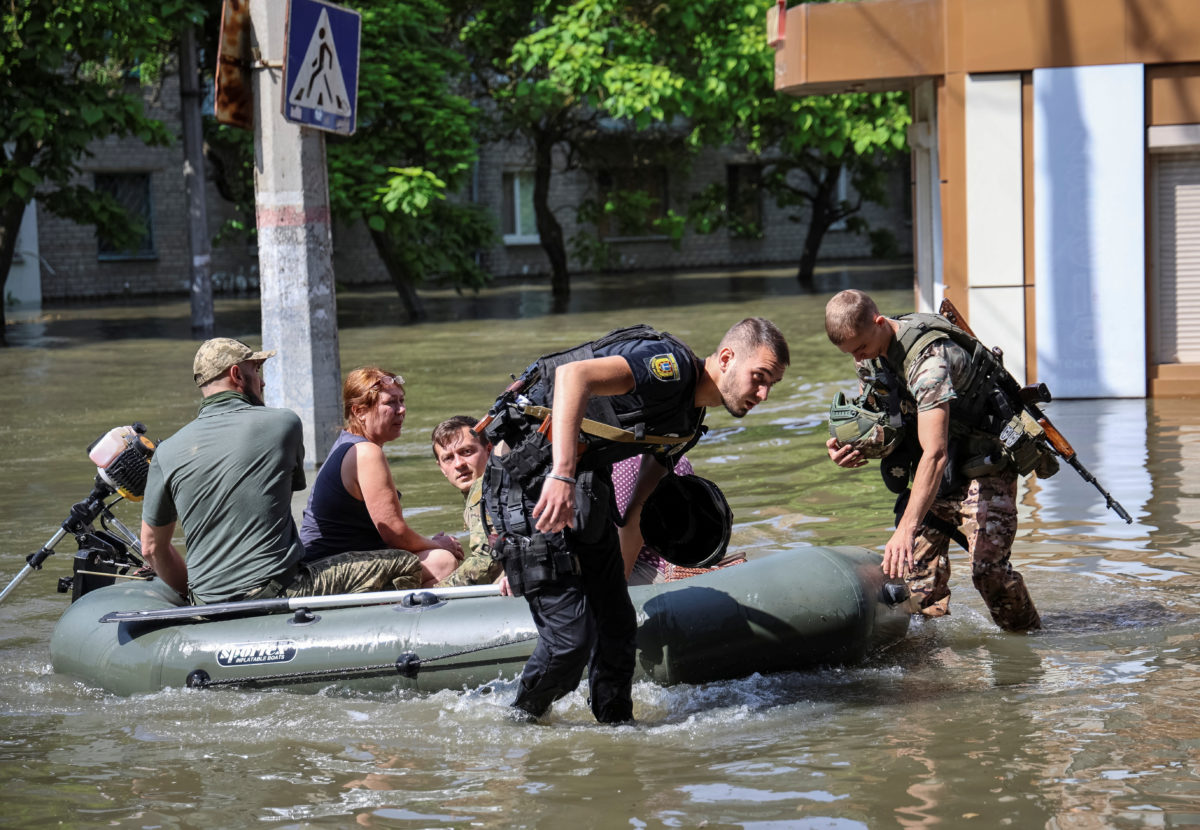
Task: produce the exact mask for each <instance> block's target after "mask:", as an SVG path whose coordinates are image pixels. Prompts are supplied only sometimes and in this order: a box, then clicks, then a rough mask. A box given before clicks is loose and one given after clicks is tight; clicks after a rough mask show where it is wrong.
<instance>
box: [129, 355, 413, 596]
mask: <svg viewBox="0 0 1200 830" xmlns="http://www.w3.org/2000/svg"><path fill="white" fill-rule="evenodd" d="M274 354H275V352H273V351H270V352H255V351H254V350H252V349H251V348H250V347H249V346H247V345H246V344H245V343H242V342H241V341H238V340H232V339H230V338H226V337H219V338H215V339H213V340H208V341H206V342H205V343H204V344H203V345H201V346H200V349H199V351H198V352H197V353H196V358H195V361H194V363H193V367H192V369H193V379H194V380H195V381H196V385H197V386H198V387H200V391H201V394H203V396H204V400H203V401H202V402H201V404H200V413H199V415H198V416H197V418H196V419H195V420H194V421H192V422H191V423H189V424H186V425H185V426H184V427H183V428H182V429H180V430H179V431H178V432H176V433H175V434H174V435H172V436H171V437H170V438H168V439H166V440H165V441H163V442H162V443H160V444H159V445H158V448H157V449H156V450H155V453H154V457H153V459H152V460H151V462H150V470H149V474H148V476H147V480H146V496H145V502H144V504H143V505H142V533H141V542H142V554H143V556H145V558H146V562H147V563H148V564H149V565H150V566H151V567H152V568H153V569H154V572H155V573H156V574H157V575H158V577H159V578H160V579H162V580H163V581H164V582H165V583H167V584H168V585H170V586H171V587H172V588H174V589H175V590H176V591H178V592H179V594H180V595H181V596H185V597H187V598H189V599H190V600H191V601H192V602H195V603H211V602H225V601H231V600H239V599H259V598H267V597H276V596H283V595H287V596H308V595H313V594H335V593H354V592H360V591H373V590H389V589H393V588H394V589H405V588H418V587H420V562H419V560H417V557H416V556H414V555H413V554H411V553H405V552H399V553H393V552H382V551H375V552H370V553H347V554H341V555H339V556H332V557H328V558H327V559H325V560H322V561H321V562H319V563H313V564H310V565H302V564H301V563H300V559H301V558H302V557H303V555H304V546H303V545H302V544H301V542H300V533H299V531H298V530H297V528H296V523H295V521H294V520H293V518H292V509H291V495H292V493H293V492H294V491H297V490H303V489H304V485H305V482H304V439H303V431H302V427H301V424H300V418H299V417H298V416H297V415H296V414H295V413H294V412H292V411H291V410H288V409H274V408H271V407H267V406H264V405H263V397H262V395H263V378H262V364H263V361H265V360H267V359H268V358H270V357H271V356H273V355H274ZM176 522H181V523H182V524H183V532H184V540H185V543H186V546H187V560H186V562H185V561H184V558H183V556H181V555H180V554H179V552H178V551H177V550H176V549H175V547H174V546H173V545H172V544H171V537H172V535H173V534H174V530H175V525H176Z"/></svg>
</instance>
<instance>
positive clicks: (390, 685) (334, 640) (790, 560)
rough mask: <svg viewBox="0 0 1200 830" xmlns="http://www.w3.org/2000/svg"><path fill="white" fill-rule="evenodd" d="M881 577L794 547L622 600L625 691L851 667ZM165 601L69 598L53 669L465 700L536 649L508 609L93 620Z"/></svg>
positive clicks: (879, 608) (872, 568) (133, 592)
mask: <svg viewBox="0 0 1200 830" xmlns="http://www.w3.org/2000/svg"><path fill="white" fill-rule="evenodd" d="M886 581H887V580H886V578H885V577H884V576H883V573H882V571H881V569H880V557H879V555H878V554H874V553H871V552H869V551H867V550H865V549H862V548H854V547H839V548H818V547H803V548H796V549H793V550H788V551H783V552H780V553H774V554H771V555H768V556H764V557H762V558H758V559H754V560H751V561H749V562H746V563H745V564H741V565H736V566H733V567H730V568H724V569H721V570H719V571H714V572H711V573H707V574H702V575H700V576H696V577H692V578H690V579H686V580H680V581H676V582H670V583H666V584H663V585H649V586H638V587H634V588H631V589H630V596H631V597H632V599H633V602H634V606H635V608H636V610H637V614H638V641H637V645H638V654H637V673H636V675H635V679H645V680H651V681H653V682H655V683H660V684H663V685H670V684H674V683H704V682H709V681H715V680H725V679H730V678H736V677H744V676H746V675H749V674H753V673H755V672H759V673H767V672H777V671H788V670H795V669H803V668H807V667H812V666H816V665H826V664H834V663H853V662H857V661H860V660H862V659H863V658H865V657H867V656H868V655H870V654H871V653H873V652H876V651H878V650H880V649H882V648H885V647H886V646H888V645H890V644H892V643H895V642H896V641H898V640H900V639H902V638H903V637H904V635H905V633H906V631H907V628H908V618H909V613H910V611H911V609H910V607H909V601H908V600H902V601H900V602H895V601H894V596H895V593H896V592H895V591H894V590H893V591H891V592H889V591H888V590H886V589H885V587H884V586H885V583H886ZM894 587H895V586H893V588H894ZM901 593H902V592H901ZM171 594H172V592H171V591H169V589H167V588H166V587H165V586H164V585H163V584H162V583H161V582H158V581H151V582H129V583H122V584H117V585H112V586H110V587H106V588H101V589H99V590H96V591H92V592H90V593H88V594H86V595H85V596H83V597H81V598H80V599H79V600H78V601H77V602H75V603H74V604H73V605H71V607H70V608H69V609H67V611H66V613H64V614H63V616H62V618H61V619H60V620H59V622H58V624H57V626H56V628H55V630H54V635H53V637H52V638H51V641H50V654H51V659H52V662H53V665H54V670H55V671H57V672H60V673H63V674H67V675H71V676H73V677H77V678H79V679H81V680H84V681H86V682H87V683H88V684H91V685H93V686H98V687H101V688H104V689H106V690H108V691H110V692H115V693H117V694H122V695H128V694H135V693H139V692H154V691H158V690H160V689H163V688H168V687H180V686H188V685H192V686H204V687H209V686H225V685H231V686H243V687H261V686H266V685H277V686H287V687H289V688H294V689H296V690H300V691H316V690H318V689H322V688H327V687H329V686H337V687H343V688H347V689H358V690H390V689H395V688H401V689H415V690H419V691H436V690H440V689H464V688H465V689H472V688H476V687H479V686H482V685H485V684H487V683H489V682H492V681H494V680H497V679H508V678H513V677H516V676H517V675H518V674H519V673H520V671H521V667H522V666H523V665H524V663H525V660H526V659H527V658H528V657H529V654H530V652H531V651H532V650H533V646H534V641H535V639H536V629H535V628H534V625H533V621H532V619H531V617H530V614H529V607H528V605H527V604H526V602H525V601H524V600H523V599H520V598H512V597H483V598H471V599H453V600H450V601H443V602H439V603H437V604H435V605H431V606H418V607H402V606H400V605H370V606H359V607H346V608H323V609H319V610H314V611H313V612H312V614H311V615H308V616H312V617H313V618H312V619H311V620H305V619H301V618H302V617H304V616H306V615H304V614H296V613H291V612H288V613H278V614H269V615H258V616H246V617H234V618H225V619H213V620H206V621H197V620H195V619H190V620H186V621H182V622H181V621H172V622H162V621H156V622H147V621H136V622H120V623H99V622H98V620H99V619H100V617H101V616H103V615H104V614H105V613H107V612H109V611H123V610H145V609H155V608H171V607H173V606H175V605H177V604H178V601H177V600H176V599H173V598H172V596H171Z"/></svg>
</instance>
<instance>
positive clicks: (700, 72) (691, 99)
mask: <svg viewBox="0 0 1200 830" xmlns="http://www.w3.org/2000/svg"><path fill="white" fill-rule="evenodd" d="M766 9H767V4H764V3H756V2H755V3H744V2H735V3H730V2H727V1H726V0H709V2H701V3H699V4H696V3H689V4H688V5H687V6H686V7H672V8H671V9H669V10H668V11H667V12H666V17H665V18H664V19H663V20H662V21H660V23H659V25H658V27H657V28H658V31H661V32H666V31H671V30H677V31H682V32H684V33H685V34H684V35H683V36H682V37H680V38H679V39H678V40H677V42H676V43H675V44H673V45H672V44H668V46H667V48H666V56H665V58H664V60H665V61H666V62H668V63H669V65H670V66H671V67H672V68H673V69H674V71H675V72H677V73H680V74H682V75H684V76H685V77H690V78H694V79H696V80H695V82H694V83H691V84H686V85H685V86H684V87H682V90H681V91H682V95H681V99H680V101H679V104H678V109H679V110H680V111H681V112H683V113H684V114H686V115H687V116H688V118H689V123H690V124H691V126H692V133H691V135H690V137H689V140H690V142H691V143H692V144H693V145H695V146H701V145H707V146H722V145H725V144H729V143H738V144H742V145H744V146H745V147H746V149H747V150H748V151H749V152H751V153H752V154H754V155H755V156H756V158H757V161H758V163H759V164H760V165H761V181H762V186H763V187H764V189H765V190H766V192H767V193H769V194H770V195H771V196H772V197H773V198H774V200H775V202H776V204H778V205H779V206H780V207H783V208H785V209H789V208H799V207H802V206H808V208H809V212H808V217H807V218H808V228H807V231H806V235H805V242H804V248H803V250H802V253H801V257H800V262H799V265H798V269H797V279H798V280H799V281H800V282H801V284H802V285H804V286H805V287H806V288H810V289H811V288H812V279H813V269H814V267H815V265H816V260H817V254H818V252H819V250H820V246H821V242H822V240H823V239H824V237H825V234H826V232H827V231H828V230H829V229H830V227H832V226H833V225H835V224H837V223H838V222H842V221H846V222H847V224H848V226H849V227H850V229H851V230H858V231H865V230H866V229H867V226H866V222H865V221H864V220H863V219H862V218H861V216H859V215H858V214H859V211H860V209H861V208H862V205H863V203H864V201H874V202H883V201H884V200H885V199H886V192H885V190H884V184H885V176H886V172H887V170H888V166H889V164H891V163H893V162H894V161H895V160H896V159H897V157H899V156H901V155H902V154H903V153H904V152H905V151H906V148H907V144H906V128H907V126H908V124H909V123H910V122H911V118H910V116H909V113H908V108H907V102H906V100H907V96H906V95H904V94H902V93H855V94H846V95H825V96H808V97H804V98H796V97H794V96H790V95H784V94H782V93H778V92H776V91H775V89H774V78H775V53H774V51H773V50H772V49H771V47H770V46H768V45H767V40H766ZM671 18H674V19H673V20H672V19H671ZM843 170H844V171H845V172H846V173H847V174H848V176H849V180H850V185H851V187H852V188H853V189H854V191H855V194H856V195H855V197H854V199H853V200H852V201H851V200H846V199H841V198H839V196H838V180H839V178H840V177H841V175H842V172H843ZM708 195H709V198H705V195H704V194H699V196H698V198H697V199H695V200H694V201H693V205H692V218H693V224H694V225H696V226H697V227H700V228H702V229H703V228H704V227H705V226H707V227H708V228H710V229H715V227H718V226H720V225H721V224H722V223H725V224H730V223H734V222H736V221H737V217H738V216H739V214H740V212H739V211H738V209H737V208H738V206H737V205H736V204H730V203H729V198H728V194H724V197H723V198H721V197H720V194H718V193H710V194H708ZM712 196H718V198H712ZM714 214H716V220H715V221H714ZM790 218H791V219H792V220H793V221H796V222H802V221H803V219H804V218H805V217H804V216H803V215H802V214H800V213H799V212H797V213H794V214H792V216H791V217H790ZM735 230H737V229H736V228H735Z"/></svg>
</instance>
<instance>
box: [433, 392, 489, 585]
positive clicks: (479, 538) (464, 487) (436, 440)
mask: <svg viewBox="0 0 1200 830" xmlns="http://www.w3.org/2000/svg"><path fill="white" fill-rule="evenodd" d="M477 423H479V419H477V418H472V417H471V416H470V415H455V416H454V417H453V418H447V419H446V420H445V421H442V422H441V423H440V424H438V425H437V426H436V427H434V429H433V435H432V436H431V437H430V443H431V444H432V445H433V457H434V458H435V459H437V463H438V468H439V469H441V471H442V475H444V476H445V477H446V480H447V481H449V482H450V483H451V484H453V485H454V486H455V487H456V488H458V491H459V492H460V493H462V494H463V499H465V501H466V505H465V506H464V508H463V527H464V528H465V529H466V531H467V532H468V533H469V534H470V540H469V542H468V546H469V550H468V551H467V554H466V556H464V557H463V561H462V563H461V564H460V565H459V566H458V567H457V568H456V569H455V571H454V573H452V574H450V576H448V577H446V578H445V579H443V580H442V581H441V582H440V583H439V586H440V587H452V586H457V585H486V584H488V583H492V582H498V583H500V584H501V586H502V588H501V591H502V592H505V591H506V589H507V582H506V581H505V580H504V563H502V562H501V561H500V560H499V559H494V558H492V547H491V545H490V544H489V543H488V527H487V522H486V520H485V519H484V516H483V469H484V467H486V466H487V460H488V456H489V455H491V452H492V445H491V444H489V443H487V442H486V441H484V440H483V439H482V438H480V437H479V436H478V435H477V434H476V433H475V425H476V424H477Z"/></svg>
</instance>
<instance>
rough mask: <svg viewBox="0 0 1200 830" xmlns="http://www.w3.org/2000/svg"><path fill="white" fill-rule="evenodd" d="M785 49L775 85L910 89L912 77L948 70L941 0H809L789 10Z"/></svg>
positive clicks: (809, 90) (778, 56)
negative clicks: (824, 0) (823, 0)
mask: <svg viewBox="0 0 1200 830" xmlns="http://www.w3.org/2000/svg"><path fill="white" fill-rule="evenodd" d="M785 29H786V36H785V40H784V44H783V47H782V48H781V49H780V51H779V52H777V53H776V59H775V61H776V72H775V88H776V89H777V90H780V91H787V90H789V89H791V88H793V87H796V86H798V85H800V84H806V85H809V88H806V89H805V90H804V92H805V93H806V94H813V93H814V92H816V91H819V89H820V88H821V85H822V84H830V83H832V84H834V85H835V86H837V87H838V88H842V89H850V88H852V87H853V86H854V84H855V83H856V82H858V83H861V84H864V85H865V84H867V82H874V83H871V84H870V86H871V88H873V89H879V88H887V87H888V86H889V84H888V83H886V81H888V79H893V80H894V83H892V84H891V86H894V87H895V88H908V87H909V86H911V80H910V79H912V78H917V77H925V76H933V75H939V74H941V72H942V69H943V64H944V61H943V58H942V38H941V34H940V33H941V30H942V24H941V2H940V0H881V2H861V3H846V4H811V5H809V4H805V5H799V6H794V7H793V8H791V9H788V13H787V25H786V27H785Z"/></svg>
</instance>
